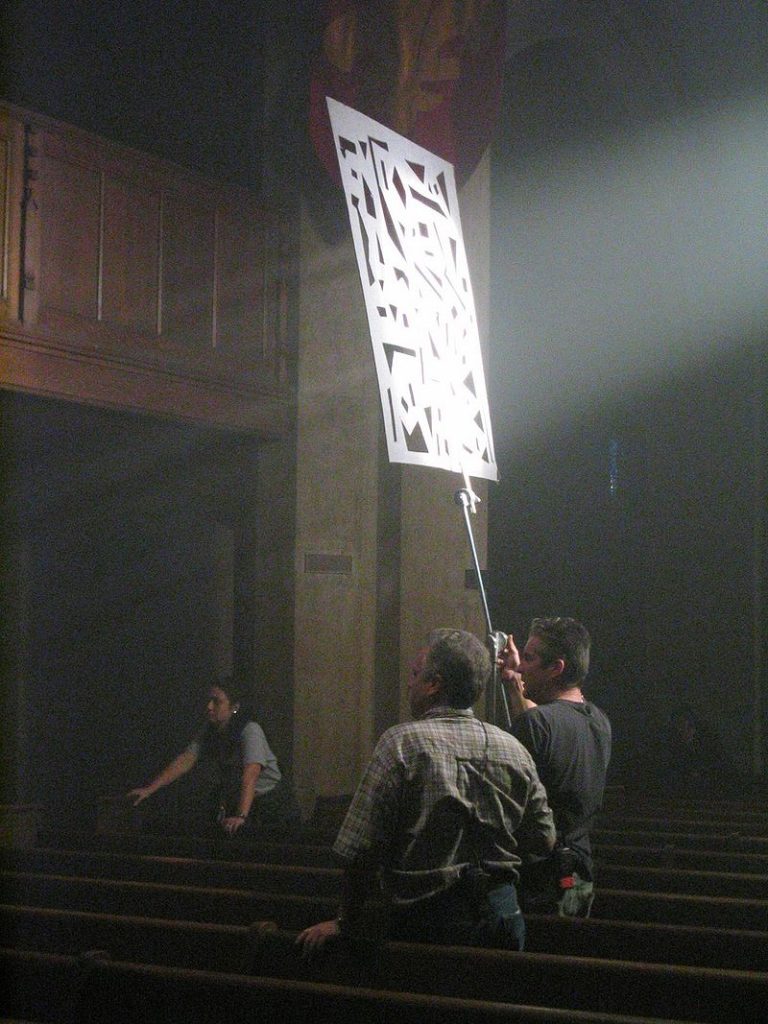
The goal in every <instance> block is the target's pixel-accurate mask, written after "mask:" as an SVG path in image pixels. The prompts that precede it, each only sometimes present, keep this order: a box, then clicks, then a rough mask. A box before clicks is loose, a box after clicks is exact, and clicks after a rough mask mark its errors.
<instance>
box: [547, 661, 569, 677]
mask: <svg viewBox="0 0 768 1024" xmlns="http://www.w3.org/2000/svg"><path fill="white" fill-rule="evenodd" d="M547 668H548V669H549V670H550V673H551V675H550V679H557V677H558V676H561V675H562V674H563V672H565V659H564V658H555V660H554V661H552V662H551V663H550V664H549V665H548V666H547Z"/></svg>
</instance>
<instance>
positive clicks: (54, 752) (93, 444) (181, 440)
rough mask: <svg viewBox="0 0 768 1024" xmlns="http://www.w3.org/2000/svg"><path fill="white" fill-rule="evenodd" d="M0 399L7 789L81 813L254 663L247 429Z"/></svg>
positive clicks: (90, 810) (80, 819)
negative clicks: (216, 683)
mask: <svg viewBox="0 0 768 1024" xmlns="http://www.w3.org/2000/svg"><path fill="white" fill-rule="evenodd" d="M0 411H1V412H2V471H3V489H2V496H3V502H2V510H3V516H2V522H3V529H2V541H3V565H4V575H3V580H4V588H3V592H4V598H5V601H4V605H5V609H6V615H5V616H4V619H5V622H6V627H7V628H6V630H5V634H6V645H5V646H6V650H5V658H4V664H3V692H4V694H5V698H6V700H5V703H6V714H5V728H4V732H5V736H6V740H7V742H6V743H5V744H4V751H5V752H4V761H5V762H6V765H5V767H6V771H4V773H3V774H4V783H5V789H6V793H5V795H4V798H5V799H6V800H9V801H21V802H33V803H40V804H43V805H44V806H45V807H46V808H47V809H48V811H49V814H50V815H52V816H53V818H54V820H55V819H57V818H61V819H62V820H64V821H66V822H67V823H68V824H75V825H80V826H88V825H92V824H93V823H94V821H95V814H96V807H97V804H98V801H99V798H100V797H102V796H107V795H114V794H115V793H117V792H122V791H125V790H127V789H128V788H130V787H131V786H134V785H138V784H140V783H141V782H142V781H144V780H145V779H146V778H148V777H149V776H150V774H151V773H152V772H153V771H156V770H157V769H158V768H159V767H160V765H161V764H162V763H164V762H166V761H167V760H169V759H170V757H171V756H173V755H174V754H175V753H178V751H179V749H181V748H182V747H183V746H184V745H185V744H186V743H187V742H188V741H189V739H190V738H191V736H192V734H193V732H194V731H195V729H196V728H197V723H198V722H199V721H200V715H201V710H200V709H201V701H202V698H203V695H204V693H205V691H206V689H207V687H208V685H210V681H211V680H212V679H213V678H215V677H216V676H217V675H221V674H224V673H225V672H227V671H231V670H232V669H233V668H234V669H235V670H236V671H241V672H247V671H248V670H249V668H251V667H252V666H247V665H244V664H233V659H234V660H239V661H241V662H242V660H243V659H247V658H248V657H249V656H252V655H251V654H250V648H249V645H248V644H247V643H243V642H239V640H238V637H240V636H248V635H250V634H251V633H252V629H253V627H252V624H249V623H248V622H247V621H245V620H246V618H247V616H248V615H252V614H253V600H252V595H251V586H252V584H251V582H250V581H252V579H253V570H252V568H251V570H250V572H249V571H248V570H247V566H249V565H252V553H249V551H248V550H247V547H248V545H247V538H248V537H249V536H252V534H253V529H252V524H250V523H248V522H247V515H248V510H249V509H251V510H252V509H253V495H254V493H255V489H256V483H257V481H256V476H257V441H256V440H255V439H253V438H244V437H239V436H235V435H232V434H225V433H220V432H216V431H212V430H207V429H204V428H200V427H195V426H189V425H181V424H175V423H168V422H163V421H159V420H154V419H150V418H147V417H140V416H135V415H131V414H126V413H119V412H114V411H111V410H103V409H93V408H86V407H82V406H78V405H75V404H73V403H62V402H57V401H52V400H47V399H41V398H32V397H29V396H22V395H15V394H10V393H7V392H4V393H2V396H1V404H0ZM251 514H252V512H251ZM246 527H247V528H246ZM222 538H223V540H222ZM244 538H245V540H244ZM249 554H250V555H251V557H250V558H249ZM236 595H237V596H236Z"/></svg>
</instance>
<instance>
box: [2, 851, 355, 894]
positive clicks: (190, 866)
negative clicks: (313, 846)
mask: <svg viewBox="0 0 768 1024" xmlns="http://www.w3.org/2000/svg"><path fill="white" fill-rule="evenodd" d="M0 867H2V869H4V870H11V871H25V872H35V873H37V874H58V875H63V874H67V875H70V874H72V875H74V874H76V875H78V876H83V877H90V878H112V879H119V880H124V881H139V882H157V883H160V884H169V885H195V886H216V887H219V888H225V889H252V890H256V891H261V892H291V893H294V894H296V895H299V894H305V895H312V896H333V897H334V898H336V897H338V894H339V892H340V889H341V869H340V868H328V867H312V866H306V865H299V864H280V863H269V864H264V863H251V862H246V861H235V860H207V859H205V858H190V857H153V856H148V855H140V854H123V853H104V852H99V851H96V852H88V851H83V852H73V851H68V850H46V849H43V850H41V849H35V850H10V851H9V850H3V851H0Z"/></svg>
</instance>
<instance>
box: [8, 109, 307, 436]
mask: <svg viewBox="0 0 768 1024" xmlns="http://www.w3.org/2000/svg"><path fill="white" fill-rule="evenodd" d="M0 160H1V161H2V174H1V176H0V177H1V180H0V189H2V192H1V193H0V202H1V208H0V218H1V220H0V228H1V229H2V235H1V238H2V257H1V258H2V265H1V269H2V289H1V291H0V386H2V387H9V388H12V389H18V390H24V391H29V392H32V393H36V394H46V395H54V396H56V397H60V398H69V399H73V400H76V401H81V402H88V403H94V404H102V405H110V406H114V407H116V408H123V409H131V410H135V411H143V412H152V413H159V414H162V415H169V416H173V417H174V418H180V419H188V420H193V421H197V422H206V423H211V424H215V425H221V426H227V427H233V428H237V429H245V430H252V431H255V432H257V433H259V434H262V435H263V436H265V437H280V436H283V435H284V434H285V432H286V429H287V428H288V425H289V423H290V420H291V415H292V404H293V403H292V394H293V385H294V367H295V349H296V345H295V339H293V338H291V337H290V336H289V331H288V305H289V288H290V287H291V281H292V280H294V279H295V274H294V272H293V260H294V255H293V251H292V244H291V237H292V234H293V232H292V229H291V225H290V223H289V222H288V219H287V218H286V217H282V216H281V215H280V214H279V213H276V212H275V211H271V210H268V209H266V208H265V206H264V204H263V203H261V202H259V200H258V199H257V198H256V197H255V196H254V195H252V194H250V193H248V192H247V191H245V190H243V189H240V188H235V187H230V186H222V185H218V184H215V183H212V182H209V181H205V180H203V179H202V178H200V177H198V176H195V175H193V174H192V173H190V172H187V171H185V170H183V169H181V168H179V167H176V166H174V165H170V164H168V163H165V162H163V161H160V160H157V159H154V158H152V157H150V156H148V155H146V154H142V153H138V152H136V151H134V150H130V149H128V148H126V147H121V146H117V145H115V144H114V143H111V142H108V141H106V140H104V139H102V138H99V137H96V136H92V135H88V134H86V133H83V132H80V131H79V130H77V129H75V128H72V127H69V126H66V125H62V124H59V123H57V122H52V121H50V120H49V119H46V118H42V117H39V116H37V115H34V114H30V113H29V112H27V111H23V110H20V109H18V108H14V107H10V106H7V105H0Z"/></svg>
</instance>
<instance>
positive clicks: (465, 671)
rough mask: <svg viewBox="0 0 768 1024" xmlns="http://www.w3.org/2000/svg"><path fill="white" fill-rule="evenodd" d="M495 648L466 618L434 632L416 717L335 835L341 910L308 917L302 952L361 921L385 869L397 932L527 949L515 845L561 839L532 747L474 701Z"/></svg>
mask: <svg viewBox="0 0 768 1024" xmlns="http://www.w3.org/2000/svg"><path fill="white" fill-rule="evenodd" d="M490 674H491V660H490V655H489V653H488V651H487V650H486V648H485V647H484V646H483V644H482V643H481V642H480V641H479V640H478V639H477V637H475V636H473V635H472V634H471V633H467V632H465V631H464V630H457V629H440V630H434V631H433V632H432V633H430V635H429V637H428V641H427V646H426V647H425V648H423V649H422V650H420V651H419V652H418V654H417V655H416V658H415V660H414V662H413V665H412V667H411V675H410V679H409V683H408V688H409V696H410V705H411V712H412V714H413V717H414V721H412V722H409V723H406V724H403V725H396V726H394V727H393V728H391V729H388V730H387V731H386V732H385V733H384V735H383V736H382V737H381V739H380V740H379V742H378V744H377V745H376V749H375V750H374V752H373V756H372V758H371V761H370V764H369V765H368V767H367V769H366V771H365V773H364V775H363V778H362V781H361V782H360V785H359V786H358V789H357V792H356V793H355V795H354V797H353V799H352V803H351V805H350V807H349V810H348V812H347V815H346V818H345V819H344V822H343V824H342V826H341V829H340V831H339V834H338V836H337V838H336V842H335V843H334V851H335V853H336V854H337V855H338V856H339V857H340V858H341V860H342V861H343V862H344V865H345V871H344V886H343V895H342V902H341V908H340V912H339V916H338V917H337V918H335V919H334V920H332V921H323V922H321V923H320V924H317V925H313V926H312V927H311V928H307V929H305V930H304V931H303V932H302V933H301V934H300V935H299V937H298V939H297V942H298V943H299V945H300V946H302V948H303V951H304V952H305V953H311V952H313V951H314V950H315V949H317V948H319V947H321V946H323V945H324V944H325V942H326V941H328V939H332V938H335V937H337V936H339V935H343V934H345V933H346V932H354V931H355V929H356V928H358V927H359V922H360V916H361V911H362V908H363V905H364V903H365V900H366V897H367V896H368V895H369V894H370V893H371V892H372V891H375V890H376V880H375V876H376V874H377V873H378V874H379V877H380V882H381V887H382V889H383V891H384V894H385V896H386V897H387V901H388V903H389V908H390V927H389V934H390V937H391V938H396V939H405V940H410V941H424V942H442V943H458V944H469V945H481V946H493V947H498V948H507V949H522V947H523V942H524V938H525V925H524V922H523V917H522V914H521V912H520V909H519V907H518V903H517V894H516V891H515V882H516V881H517V877H518V871H517V869H518V866H519V864H520V861H521V858H520V855H519V851H520V849H521V848H522V849H523V850H524V851H526V852H530V853H538V854H546V853H548V852H549V851H550V850H551V849H552V847H553V845H554V841H555V829H554V824H553V820H552V813H551V811H550V809H549V806H548V804H547V798H546V793H545V792H544V788H543V786H542V784H541V782H540V781H539V777H538V775H537V773H536V768H535V766H534V764H533V760H532V759H531V757H530V755H529V754H528V752H527V751H526V750H525V748H524V747H523V746H522V744H521V743H519V742H518V741H517V740H516V739H514V738H513V737H512V736H510V735H509V733H507V732H505V731H503V730H502V729H498V728H497V727H496V726H493V725H489V724H488V723H486V722H483V721H481V720H480V719H478V718H477V717H476V716H475V714H474V712H473V711H472V705H473V704H474V703H475V701H477V699H478V698H479V697H480V694H481V693H482V691H483V687H484V685H485V683H486V681H487V680H488V678H489V677H490Z"/></svg>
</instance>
